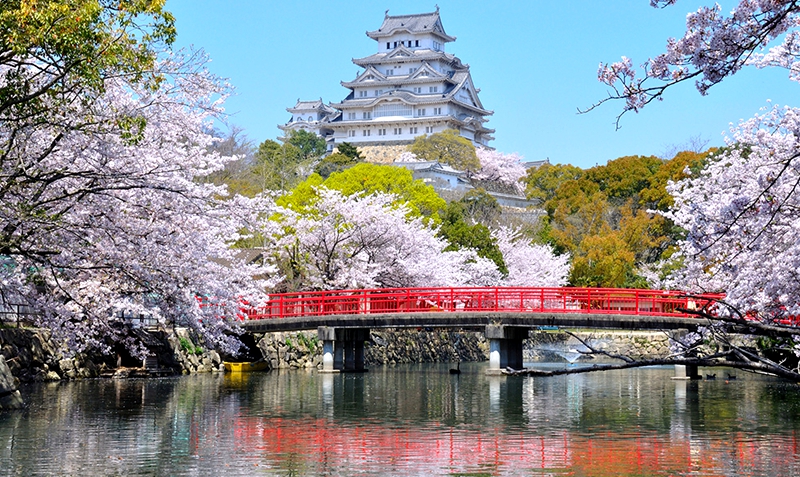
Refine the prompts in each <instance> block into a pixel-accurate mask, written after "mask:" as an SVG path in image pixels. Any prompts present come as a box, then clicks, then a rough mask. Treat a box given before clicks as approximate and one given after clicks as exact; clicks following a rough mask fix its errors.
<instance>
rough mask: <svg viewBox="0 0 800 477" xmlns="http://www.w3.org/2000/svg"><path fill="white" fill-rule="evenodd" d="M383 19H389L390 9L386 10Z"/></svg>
mask: <svg viewBox="0 0 800 477" xmlns="http://www.w3.org/2000/svg"><path fill="white" fill-rule="evenodd" d="M383 18H389V9H388V8H387V9H386V13H385V14H384V17H383Z"/></svg>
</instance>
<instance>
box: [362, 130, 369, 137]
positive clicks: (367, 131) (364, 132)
mask: <svg viewBox="0 0 800 477" xmlns="http://www.w3.org/2000/svg"><path fill="white" fill-rule="evenodd" d="M369 133H370V130H369V129H364V130H363V131H361V135H362V136H365V137H366V136H369Z"/></svg>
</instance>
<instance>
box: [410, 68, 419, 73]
mask: <svg viewBox="0 0 800 477" xmlns="http://www.w3.org/2000/svg"><path fill="white" fill-rule="evenodd" d="M415 71H417V69H416V68H409V69H408V74H413V73H414V72H415Z"/></svg>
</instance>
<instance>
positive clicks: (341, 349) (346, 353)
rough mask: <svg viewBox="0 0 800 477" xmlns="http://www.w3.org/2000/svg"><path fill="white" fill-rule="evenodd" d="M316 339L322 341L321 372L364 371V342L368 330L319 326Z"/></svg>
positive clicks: (366, 338) (367, 338) (367, 335)
mask: <svg viewBox="0 0 800 477" xmlns="http://www.w3.org/2000/svg"><path fill="white" fill-rule="evenodd" d="M317 337H318V338H319V340H320V341H322V371H321V372H323V373H338V372H340V371H366V370H365V369H364V342H365V341H367V340H369V328H333V327H330V326H320V327H319V328H317Z"/></svg>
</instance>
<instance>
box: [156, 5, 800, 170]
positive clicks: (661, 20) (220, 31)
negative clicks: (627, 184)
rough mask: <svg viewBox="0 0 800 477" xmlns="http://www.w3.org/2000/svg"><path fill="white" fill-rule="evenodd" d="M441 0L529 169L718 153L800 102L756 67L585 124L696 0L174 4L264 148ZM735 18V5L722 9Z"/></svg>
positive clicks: (779, 79) (501, 126)
mask: <svg viewBox="0 0 800 477" xmlns="http://www.w3.org/2000/svg"><path fill="white" fill-rule="evenodd" d="M437 2H438V5H439V7H440V14H441V18H442V23H443V24H444V28H445V30H446V32H447V33H448V34H449V35H451V36H456V37H457V40H456V41H455V42H453V43H449V44H447V46H446V48H447V51H448V52H450V53H453V54H455V55H456V56H458V57H459V58H461V60H462V61H463V62H465V63H468V64H469V65H470V67H471V72H472V78H473V81H474V82H475V85H476V87H478V88H481V93H480V98H481V101H482V102H483V104H484V106H485V107H486V108H487V109H490V110H493V111H494V115H493V116H491V117H490V121H489V123H488V126H489V127H491V128H494V129H496V130H497V132H496V133H495V137H496V140H495V141H494V142H493V144H492V145H493V146H494V147H495V148H497V149H498V150H500V151H502V152H507V153H510V152H517V153H519V154H521V155H523V156H524V157H525V158H526V159H527V160H538V159H544V158H549V159H550V161H551V162H553V163H568V164H574V165H577V166H580V167H584V168H585V167H591V166H594V165H596V164H605V163H606V162H607V161H609V160H611V159H615V158H617V157H621V156H626V155H661V154H663V153H664V151H666V150H668V149H669V148H670V147H671V146H674V145H679V144H685V143H687V141H688V140H689V139H690V138H692V137H696V136H701V137H702V138H703V139H705V140H708V141H709V145H710V146H711V145H721V144H723V138H724V135H725V134H726V133H727V131H728V129H729V127H730V124H731V123H738V122H739V121H740V120H742V119H746V118H749V117H751V116H753V115H754V114H755V113H757V112H758V110H759V109H760V108H762V107H764V106H766V105H767V99H771V100H772V101H773V103H776V104H790V105H795V106H796V105H798V102H797V101H796V100H795V99H796V95H797V93H798V92H800V87H798V86H796V83H793V82H791V81H789V80H788V77H787V73H786V72H785V71H782V70H754V69H750V70H748V71H745V72H743V73H740V74H739V75H737V76H735V77H732V78H729V79H728V80H726V81H725V82H723V83H722V84H719V85H717V86H715V87H713V88H712V89H711V90H710V93H709V95H708V96H705V97H704V96H701V95H700V94H699V93H698V92H697V91H696V90H695V89H694V88H693V86H692V85H688V84H686V85H682V87H679V88H677V89H674V90H673V91H670V92H668V93H667V95H666V98H665V100H664V101H663V102H659V103H657V104H651V105H650V106H649V107H648V108H646V109H645V110H644V111H643V112H641V113H639V114H632V113H628V114H626V115H625V117H623V119H622V129H621V130H618V131H617V130H615V127H614V121H615V118H616V116H617V114H618V113H619V112H620V111H621V107H622V104H621V103H613V102H612V103H609V104H606V105H604V106H602V107H601V108H599V109H597V110H595V111H593V112H590V113H588V114H577V110H578V108H586V107H588V106H590V105H591V104H592V103H594V102H595V101H597V100H599V99H601V98H603V97H605V96H606V87H605V86H604V85H603V84H601V83H599V82H598V81H597V68H598V65H599V63H600V62H613V61H617V60H618V59H619V58H620V57H621V56H622V55H626V56H628V57H630V58H632V59H633V61H634V63H635V64H641V63H643V62H644V61H646V60H647V59H648V58H650V57H652V56H655V55H657V54H658V53H661V52H662V51H663V48H664V45H665V43H666V39H667V38H668V37H670V36H673V37H676V36H680V35H682V33H683V29H684V27H685V18H686V13H687V12H688V11H690V10H692V9H696V8H698V7H699V6H700V5H701V4H707V3H701V2H697V1H691V2H678V4H677V5H675V6H672V7H669V8H666V9H654V8H652V7H650V6H649V2H648V1H647V0H635V1H634V0H624V1H602V2H597V1H594V2H590V1H575V0H572V1H555V0H553V1H543V0H537V1H519V2H512V1H493V2H487V1H480V2H473V1H463V0H462V1H455V0H452V1H451V0H430V1H418V0H403V1H396V0H387V1H384V2H375V1H374V0H373V1H365V0H364V1H362V0H359V1H348V2H341V1H331V0H327V1H317V0H313V1H312V0H295V1H292V2H285V1H282V2H277V1H258V0H236V1H224V2H223V1H221V0H168V1H167V8H168V9H169V10H170V11H172V12H173V13H174V14H175V16H176V18H177V28H178V46H189V45H194V46H195V47H198V48H202V49H204V50H205V51H206V52H207V53H208V54H209V56H210V57H211V58H212V63H211V64H210V69H211V71H213V72H214V73H215V74H217V75H219V76H222V77H225V78H228V79H229V81H230V83H231V84H232V85H234V87H235V88H236V95H235V96H234V97H232V98H230V99H229V101H228V102H227V107H226V108H227V110H228V112H230V113H232V117H231V118H230V122H231V123H232V124H235V125H238V126H240V127H242V128H244V129H245V131H246V134H247V135H248V137H249V138H250V139H251V140H253V141H254V142H256V143H259V142H261V141H263V140H265V139H275V138H276V137H277V136H278V134H279V133H280V131H279V130H278V129H277V125H278V124H283V123H285V122H286V121H287V120H288V119H289V117H290V115H289V113H287V112H286V108H287V107H289V106H293V105H294V103H295V101H296V100H297V99H298V98H302V99H317V98H319V97H322V99H323V100H324V101H325V102H326V103H327V102H337V101H340V100H341V99H343V98H344V97H345V96H346V95H347V92H348V90H347V89H345V88H343V87H342V86H341V85H340V84H339V82H340V81H343V80H351V79H353V78H354V77H355V75H356V72H357V71H358V67H357V66H356V65H354V64H353V63H352V62H351V59H352V58H359V57H363V56H367V55H370V54H372V53H375V52H376V51H377V44H376V43H375V42H374V41H373V40H371V39H370V38H368V37H367V36H366V35H365V32H366V31H370V30H375V29H377V28H378V27H379V26H380V25H381V22H382V21H383V16H384V11H385V10H386V9H387V8H388V9H389V13H390V14H394V15H401V14H410V13H423V12H430V11H433V10H434V9H435V5H436V3H437ZM721 3H722V4H723V6H724V7H725V8H730V6H731V2H730V1H728V2H721Z"/></svg>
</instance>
